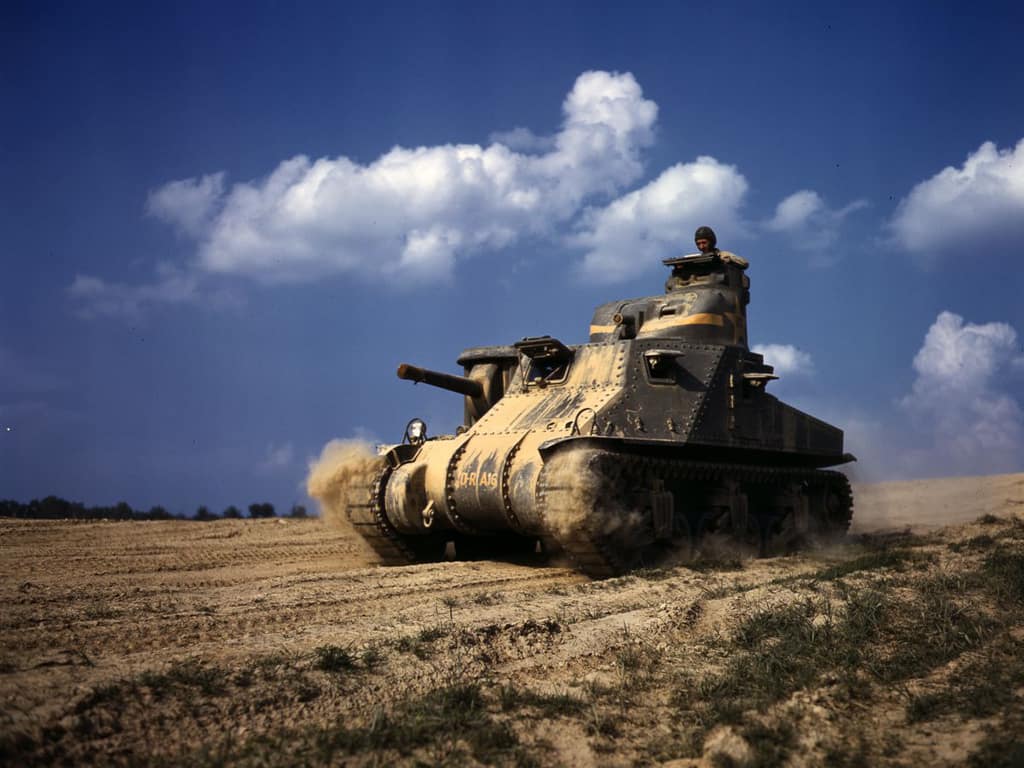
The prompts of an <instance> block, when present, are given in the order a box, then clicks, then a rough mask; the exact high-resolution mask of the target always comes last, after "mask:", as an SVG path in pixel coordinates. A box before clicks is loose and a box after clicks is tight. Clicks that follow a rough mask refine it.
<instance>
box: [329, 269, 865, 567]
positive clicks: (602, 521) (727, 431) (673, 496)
mask: <svg viewBox="0 0 1024 768" xmlns="http://www.w3.org/2000/svg"><path fill="white" fill-rule="evenodd" d="M664 263H665V264H666V265H667V266H669V267H671V268H672V275H671V277H670V278H669V281H668V283H667V284H666V292H665V293H664V294H662V295H657V296H648V297H645V298H638V299H626V300H622V301H615V302H610V303H608V304H604V305H602V306H599V307H598V308H597V309H596V311H595V312H594V316H593V320H592V321H591V324H590V338H589V341H588V342H587V343H585V344H578V345H566V344H563V343H562V342H561V341H559V340H558V339H555V338H551V337H549V336H540V337H530V338H525V339H523V340H521V341H519V342H517V343H515V344H512V345H510V346H495V347H473V348H470V349H467V350H465V351H464V352H463V353H462V354H461V355H460V356H459V358H458V364H459V365H461V366H462V367H463V373H464V375H462V376H456V375H451V374H444V373H437V372H434V371H429V370H425V369H422V368H417V367H415V366H412V365H406V364H403V365H401V366H399V368H398V376H399V377H400V378H402V379H407V380H411V381H414V382H424V383H427V384H431V385H434V386H438V387H442V388H445V389H449V390H452V391H454V392H457V393H460V394H462V395H463V397H464V398H465V419H464V424H463V425H462V426H460V427H459V428H458V429H457V430H456V433H455V434H454V435H442V436H437V437H428V436H427V434H426V428H425V425H424V424H423V423H422V422H421V421H420V420H418V419H413V420H412V421H410V422H409V425H408V427H407V429H406V435H405V437H404V438H403V441H402V443H401V444H398V445H393V446H386V447H383V448H382V449H381V451H382V456H383V458H382V460H381V461H380V466H379V470H378V471H377V474H376V477H375V479H374V480H373V481H372V483H371V485H370V487H364V488H355V489H351V490H350V491H349V496H348V499H347V505H346V508H347V514H348V517H349V520H350V521H351V522H352V523H353V525H354V526H355V527H356V529H357V530H358V532H359V533H360V534H361V535H362V536H363V537H364V538H365V539H366V541H367V542H368V543H369V544H370V545H371V547H372V548H373V549H374V551H375V552H376V553H377V555H378V556H379V557H380V559H381V560H382V562H383V563H384V564H388V565H398V564H407V563H415V562H424V561H431V560H439V559H442V558H444V557H445V556H451V552H450V549H449V548H448V545H449V544H450V543H452V542H454V548H455V553H456V556H457V557H460V558H476V557H502V556H508V555H511V554H515V553H532V552H535V551H548V552H551V551H561V552H563V553H564V554H566V555H568V557H569V558H570V559H571V560H572V561H573V562H574V563H575V564H576V566H577V567H578V568H579V569H581V570H582V571H584V572H585V573H587V574H589V575H590V576H592V577H597V578H605V577H609V576H614V575H618V574H621V573H624V572H626V571H628V570H630V569H633V568H636V567H641V566H655V565H657V564H658V563H659V562H663V561H664V559H665V558H666V557H668V556H682V557H684V558H685V557H688V556H691V555H693V554H695V553H697V552H698V551H699V550H700V549H701V547H702V545H703V544H704V543H705V542H706V541H707V540H708V539H709V537H714V541H716V542H717V541H721V540H723V539H724V540H726V541H731V542H733V543H735V544H736V545H738V546H740V547H743V548H746V549H749V550H753V551H756V552H758V553H759V554H761V555H767V554H771V553H779V552H785V551H789V550H792V549H794V548H797V547H800V546H802V545H805V544H807V543H810V542H815V541H822V540H824V541H828V540H833V539H835V538H837V537H841V536H842V535H843V534H844V533H845V531H846V530H847V528H848V526H849V523H850V518H851V515H852V509H853V504H852V496H851V492H850V485H849V483H848V482H847V479H846V477H845V476H844V475H843V474H841V473H840V472H838V471H834V470H828V469H825V468H827V467H832V466H836V465H839V464H843V463H845V462H848V461H852V460H853V457H852V456H850V455H849V454H847V453H844V452H843V433H842V431H841V430H839V429H837V428H836V427H834V426H831V425H829V424H826V423H824V422H822V421H820V420H818V419H816V418H814V417H812V416H809V415H807V414H805V413H802V412H800V411H798V410H797V409H795V408H793V407H791V406H788V405H786V404H784V403H782V402H780V401H779V400H778V399H777V398H776V397H774V396H773V395H771V394H769V393H768V392H767V391H766V388H767V386H768V384H769V382H770V381H771V380H773V379H775V378H777V376H775V374H774V371H773V368H772V367H771V366H769V365H766V364H765V363H764V360H763V358H762V356H761V355H759V354H757V353H754V352H751V351H750V349H748V347H747V321H746V318H747V312H746V308H747V304H748V302H749V296H750V292H749V286H750V282H749V278H748V277H747V275H746V274H745V270H746V268H747V262H746V261H745V260H744V259H742V258H740V257H738V256H735V255H734V254H730V253H728V252H725V251H717V250H715V251H712V252H711V253H700V254H694V255H691V256H683V257H679V258H674V259H666V260H665V261H664ZM446 552H447V555H446Z"/></svg>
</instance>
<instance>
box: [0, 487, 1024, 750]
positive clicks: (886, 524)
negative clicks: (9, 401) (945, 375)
mask: <svg viewBox="0 0 1024 768" xmlns="http://www.w3.org/2000/svg"><path fill="white" fill-rule="evenodd" d="M855 495H856V499H857V501H856V511H855V516H854V526H853V533H854V534H855V535H852V536H851V539H850V541H849V542H848V543H846V544H844V545H843V546H841V547H838V548H836V549H834V550H831V551H829V552H818V553H808V554H804V555H801V556H793V557H784V558H770V559H763V560H747V561H744V562H739V561H713V562H706V563H698V564H696V565H695V566H694V567H682V566H680V567H676V568H671V569H663V570H658V571H645V572H640V573H637V574H634V575H630V576H626V577H622V578H617V579H609V580H605V581H591V580H589V579H588V578H586V577H584V576H581V575H579V574H578V573H576V572H575V571H573V570H572V569H571V568H567V567H564V566H560V565H557V564H554V565H546V566H543V567H538V566H536V565H523V564H509V563H494V562H445V563H438V564H431V565H421V566H408V567H400V568H380V567H377V566H375V565H372V564H371V561H370V558H368V556H367V554H366V552H365V550H364V549H363V547H362V546H361V545H360V544H359V543H358V542H355V541H353V540H352V539H351V538H350V537H349V535H348V534H347V533H346V532H345V531H342V530H338V529H335V528H331V527H329V526H327V525H325V524H323V523H321V521H319V520H315V519H314V520H258V521H249V520H223V521H216V522H212V523H192V522H144V523H130V522H72V521H25V520H3V521H0V599H2V603H0V604H2V605H3V611H2V616H0V706H2V712H0V762H2V763H4V764H11V765H15V764H29V763H31V764H72V763H75V764H108V763H114V764H144V763H161V762H163V763H166V764H181V765H185V764H188V765H195V764H223V763H230V764H253V765H265V764H271V765H289V764H381V765H384V764H391V763H395V762H399V763H409V764H413V763H416V762H425V763H427V764H445V763H447V764H470V765H473V764H511V765H549V764H562V765H634V764H640V765H643V764H658V763H671V764H676V765H698V764H709V765H710V764H729V763H728V761H730V760H731V761H732V764H737V765H740V764H751V765H753V764H772V763H773V762H775V763H778V764H782V763H786V762H789V763H791V764H794V765H825V764H841V763H838V762H836V761H837V760H839V758H843V759H844V760H848V762H847V764H851V765H853V764H892V765H912V764H918V763H919V761H923V760H928V761H931V762H933V763H936V764H940V765H941V764H949V765H953V764H963V763H964V762H965V761H967V760H970V759H973V758H972V757H971V756H972V755H974V756H975V757H976V758H977V759H979V760H982V759H986V757H987V756H990V753H993V754H994V752H993V750H1001V753H1006V754H1010V755H1011V756H1012V755H1014V754H1017V753H1015V752H1013V750H1014V749H1018V748H1019V749H1020V752H1019V754H1020V756H1022V757H1024V746H1021V745H1020V744H1018V742H1017V741H1015V740H1013V739H1011V741H1010V742H1007V741H1006V738H1005V734H1006V733H1007V732H1009V733H1011V735H1012V734H1013V733H1021V728H1020V726H1021V725H1024V718H1022V714H1021V700H1020V696H1019V693H1020V691H1021V689H1024V666H1022V665H1021V662H1019V661H1018V662H1015V663H1011V662H1010V661H1009V660H1011V659H1013V658H1017V659H1024V654H1021V653H1019V651H1020V650H1021V649H1020V647H1019V646H1020V644H1021V639H1022V637H1024V631H1022V627H1024V622H1022V620H1021V616H1020V614H1021V610H1022V606H1021V605H1020V603H1021V599H1022V598H1024V592H1022V594H1020V595H1018V594H1017V593H1016V592H1015V591H1014V590H1015V589H1016V588H1017V587H1016V586H1015V585H1016V584H1017V582H1016V581H1014V579H1016V578H1017V575H1015V574H1017V570H1015V569H1018V570H1020V571H1021V572H1020V574H1019V576H1020V586H1021V587H1022V588H1024V523H1020V522H1019V521H1018V520H1016V519H1015V517H1014V515H1015V514H1016V513H1019V512H1024V475H1006V476H998V477H990V478H957V479H945V480H940V481H916V482H913V483H890V484H884V485H877V486H864V487H860V488H857V489H856V490H855ZM979 521H980V522H979ZM872 601H874V602H872ZM872 606H874V607H873V608H872ZM936 611H938V613H936ZM936 616H939V617H940V621H939V623H938V624H935V623H934V622H935V620H936V619H935V617H936ZM908 617H909V618H908ZM915 621H916V622H917V624H914V623H913V622H915ZM908 622H909V623H908ZM857 633H860V634H857ZM925 636H927V638H930V639H927V638H926V639H924V640H921V641H920V647H918V646H917V645H915V643H917V638H918V637H925ZM933 636H937V637H939V640H938V641H936V640H935V637H933ZM908 648H910V649H911V651H913V652H909V655H908V650H907V649H908ZM744 665H747V666H744ZM773 665H774V666H773ZM986 665H987V666H986ZM968 672H970V674H968ZM993 676H995V677H993ZM1016 676H1019V678H1020V679H1018V678H1017V677H1016ZM984 685H989V686H994V687H995V688H998V689H999V690H998V695H993V696H991V697H990V699H989V700H990V701H991V702H992V703H993V705H992V706H990V707H988V708H987V709H986V708H985V707H980V708H976V711H972V712H965V711H963V707H962V705H954V704H953V703H951V702H953V701H954V700H956V701H960V700H961V699H963V697H964V696H966V695H969V694H970V692H971V691H975V694H977V690H980V688H979V686H984ZM730 686H731V687H730ZM970 686H974V688H971V687H970ZM976 689H977V690H976ZM1008 729H1009V730H1008ZM1000 739H1002V740H1000ZM986 750H988V751H986ZM1008 750H1009V751H1008ZM759 761H760V762H759ZM766 761H767V762H766ZM865 761H866V762H865Z"/></svg>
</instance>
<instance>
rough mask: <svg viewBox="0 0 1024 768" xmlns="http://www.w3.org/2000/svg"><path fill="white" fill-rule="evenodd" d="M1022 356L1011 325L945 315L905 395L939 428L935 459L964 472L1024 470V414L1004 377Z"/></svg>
mask: <svg viewBox="0 0 1024 768" xmlns="http://www.w3.org/2000/svg"><path fill="white" fill-rule="evenodd" d="M1020 359H1021V355H1020V349H1019V345H1018V343H1017V333H1016V331H1015V330H1014V329H1013V328H1012V327H1011V326H1009V325H1008V324H1006V323H985V324H983V325H977V324H974V323H964V319H963V318H962V317H960V316H959V315H955V314H953V313H952V312H942V313H940V314H939V316H938V317H937V318H936V320H935V322H934V323H933V324H932V326H931V328H929V329H928V333H927V334H926V335H925V339H924V344H923V345H922V347H921V349H920V351H918V353H917V355H916V356H915V357H914V370H915V371H916V372H917V379H916V380H915V381H914V384H913V388H912V391H911V393H910V394H909V395H907V396H906V397H905V398H903V399H902V400H901V402H900V404H901V406H902V407H903V409H904V410H905V411H906V412H907V413H909V414H910V415H911V417H912V418H913V419H914V421H915V422H916V423H917V425H918V427H919V428H922V429H924V430H925V431H927V432H930V433H932V434H933V435H934V443H933V445H934V450H933V452H932V453H933V456H932V458H933V460H934V461H935V462H937V463H940V464H944V465H945V466H947V467H948V468H949V469H950V470H951V471H959V472H962V473H967V472H984V471H989V472H995V471H1013V470H1017V471H1019V470H1020V468H1021V460H1022V458H1024V415H1022V412H1021V408H1020V405H1019V403H1018V402H1017V401H1016V400H1015V399H1014V397H1013V396H1012V395H1011V394H1010V393H1009V392H1008V391H1007V389H1006V387H1005V385H1004V384H1002V382H1003V381H1004V379H1005V378H1006V377H1005V376H1004V375H1003V373H1004V371H1005V372H1009V371H1011V370H1012V369H1013V368H1015V367H1017V366H1018V365H1019V360H1020Z"/></svg>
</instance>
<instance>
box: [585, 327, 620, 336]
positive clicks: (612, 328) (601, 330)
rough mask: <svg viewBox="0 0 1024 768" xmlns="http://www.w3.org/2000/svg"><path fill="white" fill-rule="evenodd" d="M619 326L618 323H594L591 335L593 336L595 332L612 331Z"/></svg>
mask: <svg viewBox="0 0 1024 768" xmlns="http://www.w3.org/2000/svg"><path fill="white" fill-rule="evenodd" d="M618 327H619V326H617V325H592V326H590V335H591V336H593V335H594V334H595V333H611V332H612V331H614V330H615V329H616V328H618Z"/></svg>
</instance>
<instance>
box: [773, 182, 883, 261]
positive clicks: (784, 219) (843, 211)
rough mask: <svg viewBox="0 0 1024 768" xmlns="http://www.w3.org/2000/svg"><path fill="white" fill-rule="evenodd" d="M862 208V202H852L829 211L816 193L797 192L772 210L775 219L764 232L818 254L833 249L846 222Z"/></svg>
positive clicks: (865, 204)
mask: <svg viewBox="0 0 1024 768" xmlns="http://www.w3.org/2000/svg"><path fill="white" fill-rule="evenodd" d="M865 207H867V202H866V201H864V200H855V201H854V202H852V203H850V204H848V205H846V206H843V207H842V208H838V209H833V208H829V207H828V205H826V204H825V201H824V200H823V199H822V197H821V195H819V194H818V193H817V192H815V191H814V190H810V189H801V190H800V191H799V192H794V193H793V194H792V195H790V196H789V197H787V198H786V199H784V200H783V201H782V202H780V203H779V204H778V205H777V206H776V207H775V215H774V216H773V217H772V218H771V219H769V220H768V221H767V222H766V223H765V228H766V229H768V230H769V231H772V232H783V233H786V234H789V235H791V236H792V238H793V243H794V245H796V247H798V248H800V249H802V250H818V249H821V248H827V247H829V246H831V245H833V244H834V243H835V242H836V240H838V239H839V228H840V227H841V226H842V224H843V222H844V221H845V220H846V218H847V217H848V216H849V215H850V214H851V213H854V212H855V211H859V210H861V209H862V208H865Z"/></svg>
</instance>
